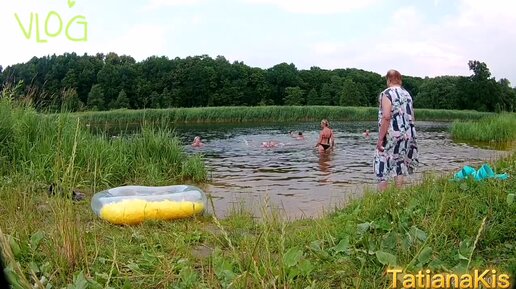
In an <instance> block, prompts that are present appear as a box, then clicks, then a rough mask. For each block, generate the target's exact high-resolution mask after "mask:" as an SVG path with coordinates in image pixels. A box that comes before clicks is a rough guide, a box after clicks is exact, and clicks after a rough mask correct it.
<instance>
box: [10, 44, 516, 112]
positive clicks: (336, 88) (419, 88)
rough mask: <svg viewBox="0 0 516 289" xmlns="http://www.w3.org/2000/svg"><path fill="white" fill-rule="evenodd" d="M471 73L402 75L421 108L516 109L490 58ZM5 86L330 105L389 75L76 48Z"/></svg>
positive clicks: (82, 95) (185, 101) (23, 69)
mask: <svg viewBox="0 0 516 289" xmlns="http://www.w3.org/2000/svg"><path fill="white" fill-rule="evenodd" d="M467 65H468V66H469V68H470V70H471V71H472V74H471V76H440V77H434V78H429V77H426V78H421V77H412V76H404V77H403V86H404V87H405V88H406V89H407V90H408V91H409V92H410V93H411V94H412V96H413V97H414V102H415V105H416V107H420V108H433V109H459V110H463V109H469V110H478V111H515V110H516V88H513V87H511V84H510V83H509V81H508V80H507V79H505V78H502V79H500V80H496V79H495V78H494V77H491V73H490V72H489V69H488V67H487V65H486V64H485V63H483V62H480V61H477V60H472V61H469V63H468V64H467ZM0 83H2V84H3V85H2V86H1V88H0V89H2V88H4V87H6V86H8V85H15V84H18V88H19V90H18V94H19V97H23V96H24V97H27V96H28V97H30V99H31V101H32V102H33V103H34V104H35V106H36V108H38V109H40V110H46V111H60V110H62V109H63V108H65V109H67V110H71V111H82V110H110V109H119V108H129V109H142V108H169V107H203V106H258V105H330V106H336V105H341V106H377V105H378V95H379V93H380V92H381V91H382V90H383V89H384V88H385V78H384V77H383V76H382V75H380V74H377V73H374V72H369V71H364V70H361V69H355V68H347V69H333V70H327V69H321V68H319V67H311V68H310V69H307V70H300V69H298V68H296V66H295V65H294V64H288V63H280V64H277V65H275V66H273V67H271V68H268V69H262V68H256V67H250V66H248V65H246V64H244V63H243V62H239V61H235V62H233V63H231V62H230V61H228V60H227V59H226V58H224V57H223V56H217V57H216V58H215V59H213V58H211V57H209V56H207V55H201V56H193V57H186V58H174V59H169V58H168V57H165V56H161V57H158V56H152V57H149V58H147V59H146V60H143V61H141V62H136V61H135V59H134V58H132V57H131V56H127V55H117V54H116V53H108V54H106V55H105V54H101V53H98V54H96V55H87V54H84V55H82V56H80V55H77V54H75V53H66V54H64V55H59V56H56V55H52V56H46V57H41V58H38V57H34V58H32V59H31V60H30V61H28V62H26V63H21V64H16V65H12V66H8V67H6V68H5V69H2V67H1V66H0Z"/></svg>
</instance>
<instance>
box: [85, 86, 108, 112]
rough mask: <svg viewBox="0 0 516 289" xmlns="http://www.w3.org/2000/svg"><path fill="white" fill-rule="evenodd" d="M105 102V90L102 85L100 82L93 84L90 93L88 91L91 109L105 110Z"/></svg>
mask: <svg viewBox="0 0 516 289" xmlns="http://www.w3.org/2000/svg"><path fill="white" fill-rule="evenodd" d="M104 102H105V101H104V90H103V89H102V86H100V84H95V85H93V86H92V87H91V90H90V93H88V107H89V108H90V109H91V110H103V109H104Z"/></svg>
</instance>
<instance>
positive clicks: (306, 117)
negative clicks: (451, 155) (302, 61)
mask: <svg viewBox="0 0 516 289" xmlns="http://www.w3.org/2000/svg"><path fill="white" fill-rule="evenodd" d="M487 115H491V114H490V113H481V112H476V111H457V110H430V109H418V110H417V111H416V118H417V119H418V120H427V121H430V120H433V121H452V120H455V119H462V120H465V119H468V120H469V119H479V118H481V117H485V116H487ZM75 116H78V117H80V119H81V120H83V121H85V122H94V123H99V122H100V123H103V122H109V123H122V124H125V123H134V122H142V121H143V120H146V121H149V122H163V123H170V122H177V123H221V122H234V123H240V122H286V121H320V120H321V119H323V118H328V119H330V120H331V121H374V120H377V119H378V109H377V108H375V107H340V106H258V107H203V108H173V109H144V110H114V111H104V112H81V113H77V114H75Z"/></svg>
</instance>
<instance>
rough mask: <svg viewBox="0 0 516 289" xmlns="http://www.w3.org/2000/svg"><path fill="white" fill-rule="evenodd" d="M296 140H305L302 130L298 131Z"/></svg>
mask: <svg viewBox="0 0 516 289" xmlns="http://www.w3.org/2000/svg"><path fill="white" fill-rule="evenodd" d="M296 140H305V136H304V135H303V133H302V132H298V133H297V137H296Z"/></svg>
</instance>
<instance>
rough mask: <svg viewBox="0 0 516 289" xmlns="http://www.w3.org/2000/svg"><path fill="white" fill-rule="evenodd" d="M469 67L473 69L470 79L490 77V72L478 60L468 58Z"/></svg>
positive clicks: (478, 79) (479, 79)
mask: <svg viewBox="0 0 516 289" xmlns="http://www.w3.org/2000/svg"><path fill="white" fill-rule="evenodd" d="M468 66H469V69H470V70H472V71H473V75H472V77H471V78H472V79H473V80H475V81H484V80H488V79H489V78H490V77H491V72H490V71H489V68H487V65H486V64H485V63H484V62H480V61H478V60H470V61H469V62H468Z"/></svg>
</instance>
